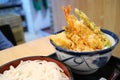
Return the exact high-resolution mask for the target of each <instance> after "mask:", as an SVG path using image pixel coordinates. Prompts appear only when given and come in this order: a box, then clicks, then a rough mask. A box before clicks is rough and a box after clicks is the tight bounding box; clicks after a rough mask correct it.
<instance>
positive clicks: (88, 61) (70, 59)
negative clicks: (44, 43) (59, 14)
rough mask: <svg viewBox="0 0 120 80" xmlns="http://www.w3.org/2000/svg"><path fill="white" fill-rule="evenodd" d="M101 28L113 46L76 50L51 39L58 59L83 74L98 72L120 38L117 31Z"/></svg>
mask: <svg viewBox="0 0 120 80" xmlns="http://www.w3.org/2000/svg"><path fill="white" fill-rule="evenodd" d="M101 30H102V32H103V33H105V35H107V36H108V38H109V39H110V40H111V42H112V46H111V47H110V48H107V49H103V50H98V51H91V52H75V51H71V50H66V49H64V48H62V47H59V46H57V45H55V44H54V42H53V41H52V40H50V42H51V44H52V45H53V46H54V47H55V49H56V54H57V57H58V59H59V60H60V61H62V62H64V63H65V64H67V65H68V66H70V67H71V68H72V69H73V72H75V73H77V74H82V75H83V74H91V73H94V72H96V71H97V70H98V69H99V68H101V67H102V66H104V65H105V64H106V63H107V62H108V61H109V59H110V57H111V55H112V50H113V49H114V48H115V47H116V45H117V44H118V42H119V38H118V36H117V35H116V34H115V33H113V32H111V31H108V30H105V29H101ZM62 31H63V30H62ZM62 31H59V32H57V33H60V32H62ZM57 33H56V34H57Z"/></svg>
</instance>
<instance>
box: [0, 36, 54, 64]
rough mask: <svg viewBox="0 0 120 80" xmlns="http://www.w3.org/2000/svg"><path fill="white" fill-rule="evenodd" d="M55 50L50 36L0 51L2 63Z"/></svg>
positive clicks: (0, 62) (50, 52)
mask: <svg viewBox="0 0 120 80" xmlns="http://www.w3.org/2000/svg"><path fill="white" fill-rule="evenodd" d="M54 52H55V49H54V47H53V46H52V45H51V44H50V42H49V37H44V38H40V39H38V40H34V41H31V42H28V43H24V44H21V45H18V46H15V47H12V48H9V49H5V50H2V51H0V65H2V64H5V63H7V62H9V61H12V60H15V59H18V58H22V57H26V56H48V55H50V54H52V53H54Z"/></svg>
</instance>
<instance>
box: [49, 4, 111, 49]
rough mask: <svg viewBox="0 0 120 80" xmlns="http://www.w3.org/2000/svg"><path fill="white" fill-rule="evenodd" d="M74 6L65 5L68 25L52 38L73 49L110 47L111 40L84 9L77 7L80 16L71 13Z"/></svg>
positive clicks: (64, 46)
mask: <svg viewBox="0 0 120 80" xmlns="http://www.w3.org/2000/svg"><path fill="white" fill-rule="evenodd" d="M71 9H72V7H71V6H68V7H63V11H64V14H65V19H66V22H67V25H66V26H65V27H64V31H63V32H61V33H58V34H55V35H52V36H51V38H50V39H51V40H52V41H53V42H54V43H55V44H56V45H57V46H60V47H62V48H65V49H69V50H73V51H95V50H100V49H104V48H105V47H110V46H111V43H110V40H109V39H108V38H107V37H106V36H105V34H104V33H103V32H102V31H101V29H100V27H98V26H96V25H95V24H94V22H92V21H91V20H90V19H89V18H88V17H87V16H86V15H85V14H84V13H83V12H82V11H80V10H78V9H75V13H76V14H77V15H78V16H79V17H80V19H78V18H77V17H76V16H74V15H71V14H70V11H71Z"/></svg>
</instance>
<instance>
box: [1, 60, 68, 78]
mask: <svg viewBox="0 0 120 80" xmlns="http://www.w3.org/2000/svg"><path fill="white" fill-rule="evenodd" d="M0 80H69V78H68V77H67V76H66V75H65V74H64V71H63V70H62V69H61V68H60V67H59V66H58V65H57V64H56V63H54V62H47V61H45V60H43V61H40V60H34V61H30V60H29V61H21V62H20V64H19V65H18V66H17V67H16V68H14V67H13V66H10V69H9V70H6V71H4V73H3V74H0Z"/></svg>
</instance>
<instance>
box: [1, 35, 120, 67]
mask: <svg viewBox="0 0 120 80" xmlns="http://www.w3.org/2000/svg"><path fill="white" fill-rule="evenodd" d="M54 52H55V49H54V47H53V46H52V45H51V44H50V42H49V36H48V37H44V38H40V39H37V40H33V41H31V42H28V43H24V44H21V45H18V46H15V47H12V48H9V49H5V50H2V51H0V65H3V64H5V63H7V62H9V61H12V60H15V59H17V58H21V57H27V56H48V55H50V54H53V53H54ZM113 55H114V56H116V57H119V58H120V55H119V54H113Z"/></svg>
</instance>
